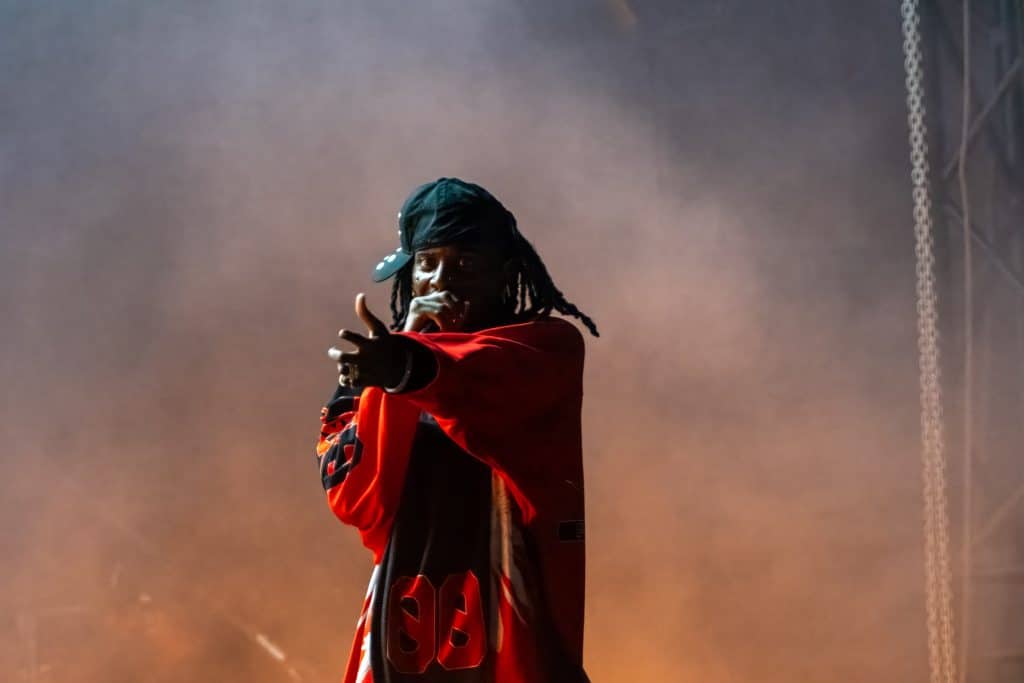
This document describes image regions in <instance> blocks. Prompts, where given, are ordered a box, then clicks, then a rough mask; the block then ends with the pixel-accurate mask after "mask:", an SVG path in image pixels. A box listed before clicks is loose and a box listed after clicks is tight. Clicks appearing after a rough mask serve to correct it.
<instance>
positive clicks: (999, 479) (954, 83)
mask: <svg viewBox="0 0 1024 683" xmlns="http://www.w3.org/2000/svg"><path fill="white" fill-rule="evenodd" d="M965 1H966V2H969V4H968V5H967V13H966V14H965V11H964V10H965V7H964V2H965ZM922 9H923V10H924V13H925V22H926V23H925V26H924V30H925V42H926V44H927V48H926V50H927V51H926V65H925V74H926V78H927V80H928V83H927V88H928V92H929V99H930V101H929V117H930V126H931V130H932V140H931V141H930V143H931V145H932V147H933V150H934V156H935V158H936V159H937V160H938V163H936V164H935V167H936V171H935V172H934V173H935V177H934V178H933V188H934V197H935V206H936V215H935V226H936V233H937V234H936V239H937V242H938V243H939V244H940V245H941V246H942V251H941V253H943V254H944V256H945V258H944V263H943V264H942V266H943V272H942V273H941V281H942V287H943V291H942V298H943V300H944V302H945V303H944V304H943V305H944V310H943V318H944V324H943V333H944V339H945V340H947V341H946V343H945V344H944V345H945V351H944V357H945V358H946V359H947V375H946V380H945V383H946V389H947V390H946V395H947V396H949V397H950V399H949V400H948V402H947V411H946V415H947V418H948V422H949V425H950V427H951V429H950V430H949V433H950V435H951V436H952V437H954V439H952V441H951V443H952V444H953V445H954V446H953V447H952V448H950V459H951V461H952V460H954V459H955V458H956V457H957V448H956V447H955V444H956V443H957V441H959V443H960V449H959V450H960V452H961V453H962V462H961V463H960V464H959V469H956V467H957V464H956V463H954V470H953V473H954V475H959V476H954V477H953V478H952V481H953V490H952V492H951V493H952V495H953V499H954V500H958V502H959V509H960V514H959V515H956V514H954V520H955V522H956V524H957V527H958V528H959V529H960V530H961V532H962V533H961V534H960V538H961V539H963V540H962V541H961V543H960V546H961V548H960V550H961V553H962V560H963V561H962V562H961V563H960V565H961V567H962V570H961V576H960V577H958V578H959V580H960V587H961V590H960V600H959V606H960V610H959V612H960V615H961V619H960V624H959V627H960V629H961V640H960V648H961V650H962V651H961V658H960V669H961V681H969V682H971V683H1004V682H1007V683H1008V682H1010V681H1014V682H1016V683H1019V682H1020V681H1024V0H930V2H927V3H923V7H922ZM965 16H966V17H967V20H966V23H967V33H966V36H967V37H968V40H967V41H966V45H967V51H968V55H967V56H968V59H966V60H965V59H964V56H965V55H964V35H965V31H964V28H965V27H964V24H965ZM965 64H966V65H968V66H967V69H966V70H965V68H964V66H965ZM965 83H968V84H969V86H968V88H967V90H968V92H967V93H966V97H967V98H968V103H967V104H968V107H967V109H968V111H969V112H970V115H969V118H968V121H967V126H964V125H963V123H964V121H963V118H964V117H963V115H962V111H963V109H964V107H963V105H964V102H963V98H964V96H965V93H964V90H965V88H964V84H965ZM962 147H965V148H966V150H967V153H966V155H965V158H964V159H963V171H964V173H963V178H962V179H961V174H960V170H961V159H960V150H961V148H962ZM965 198H966V200H967V202H966V205H965V203H964V199H965ZM965 216H969V219H968V220H965ZM965 234H966V235H969V238H970V245H971V247H972V249H971V250H970V252H969V253H972V254H973V256H972V257H971V269H970V271H969V272H972V273H973V275H972V276H971V278H970V281H971V282H972V283H973V284H972V285H969V286H968V285H962V284H961V283H963V282H965V278H964V269H965V263H964V262H965V259H964V254H965V253H968V249H966V248H959V247H958V246H957V245H959V244H961V243H962V242H963V240H964V237H963V236H964V235H965ZM974 247H977V248H976V249H974ZM965 310H967V311H970V312H971V315H970V320H967V319H966V318H965V316H964V311H965ZM968 340H970V343H969V344H968ZM965 348H966V349H973V352H972V353H971V357H970V359H967V358H966V357H965ZM966 392H969V395H967V393H966ZM965 409H967V410H969V414H968V415H966V417H964V419H963V420H962V426H961V427H960V428H959V431H958V429H957V422H958V421H960V420H959V419H958V418H959V416H961V415H964V411H965ZM956 437H958V438H956ZM965 440H970V443H964V442H965Z"/></svg>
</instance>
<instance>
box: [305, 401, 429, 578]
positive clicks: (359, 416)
mask: <svg viewBox="0 0 1024 683" xmlns="http://www.w3.org/2000/svg"><path fill="white" fill-rule="evenodd" d="M388 398H390V397H388V396H387V395H386V394H385V393H384V392H383V391H382V390H380V389H378V388H376V387H370V388H367V389H364V390H363V392H362V394H361V395H360V396H358V397H352V396H348V397H341V398H336V399H335V400H333V401H332V402H331V404H329V405H328V407H327V408H324V410H323V411H322V412H321V422H322V425H323V426H322V427H321V431H320V441H319V443H318V444H317V455H318V456H319V458H320V475H321V479H322V480H323V485H324V489H325V490H326V492H327V504H328V505H329V506H330V508H331V510H332V511H333V512H334V514H335V515H336V516H337V517H338V519H340V520H341V521H342V522H344V523H346V524H350V525H352V526H354V527H356V528H357V529H358V530H359V535H360V537H361V538H362V541H363V545H365V546H366V547H367V548H368V549H369V550H370V552H372V553H373V557H374V562H375V563H376V562H380V559H381V557H382V556H383V554H384V549H385V547H386V546H387V540H388V534H389V532H390V529H391V522H392V520H393V519H394V517H395V513H396V511H397V510H398V503H399V499H400V498H401V495H402V486H403V483H404V481H405V471H406V466H407V464H408V460H409V449H410V447H411V446H412V440H413V437H414V436H415V433H416V424H417V420H418V418H419V408H417V407H415V406H414V405H412V404H411V403H409V402H407V401H393V400H387V399H388Z"/></svg>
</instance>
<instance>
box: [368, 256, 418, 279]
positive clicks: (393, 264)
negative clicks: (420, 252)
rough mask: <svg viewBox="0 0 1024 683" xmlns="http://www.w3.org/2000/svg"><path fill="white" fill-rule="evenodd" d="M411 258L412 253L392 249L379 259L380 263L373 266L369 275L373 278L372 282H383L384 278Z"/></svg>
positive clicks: (396, 270)
mask: <svg viewBox="0 0 1024 683" xmlns="http://www.w3.org/2000/svg"><path fill="white" fill-rule="evenodd" d="M411 258H412V254H407V253H405V252H404V251H401V250H398V251H393V252H391V253H390V254H388V255H387V256H385V257H384V258H382V259H381V260H380V263H378V264H377V265H376V267H374V269H373V273H372V274H371V275H370V277H372V278H373V281H374V282H384V280H387V279H388V278H389V277H391V276H392V275H394V274H395V273H397V272H398V271H399V270H401V269H402V266H404V265H405V264H406V263H408V262H409V259H411Z"/></svg>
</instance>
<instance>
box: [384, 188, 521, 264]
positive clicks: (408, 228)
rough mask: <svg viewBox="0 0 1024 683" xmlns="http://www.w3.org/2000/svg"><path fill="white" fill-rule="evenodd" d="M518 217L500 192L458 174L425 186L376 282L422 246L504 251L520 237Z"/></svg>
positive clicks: (413, 199)
mask: <svg viewBox="0 0 1024 683" xmlns="http://www.w3.org/2000/svg"><path fill="white" fill-rule="evenodd" d="M515 224H516V222H515V217H514V216H513V215H512V214H511V213H510V212H509V211H508V209H506V208H505V207H504V206H502V204H501V202H499V201H498V200H497V199H495V198H494V196H493V195H492V194H491V193H490V192H488V191H487V190H485V189H484V188H482V187H480V186H479V185H474V184H473V183H467V182H466V181H464V180H459V179H458V178H438V179H437V180H435V181H434V182H432V183H426V184H425V185H420V186H419V187H417V188H416V189H415V190H413V191H412V194H410V195H409V197H408V199H406V200H405V203H404V204H402V210H401V211H400V212H399V213H398V242H399V246H398V248H397V249H395V250H394V251H393V252H392V253H390V254H388V255H387V256H385V257H384V258H383V259H381V261H380V263H378V264H377V265H376V267H375V268H374V270H373V281H374V282H383V281H384V280H387V279H388V278H389V277H391V276H392V275H394V274H395V273H397V272H398V271H399V270H401V269H402V267H403V266H404V265H405V264H407V263H408V262H409V260H410V259H412V255H413V254H414V253H415V252H416V251H417V250H418V249H426V248H429V247H437V246H441V245H444V244H452V243H454V242H458V243H459V244H475V245H479V246H481V247H484V248H490V249H498V250H500V251H502V252H504V251H505V250H506V249H508V248H509V247H510V246H511V245H512V244H513V242H514V240H515V235H516V232H517V231H516V227H515Z"/></svg>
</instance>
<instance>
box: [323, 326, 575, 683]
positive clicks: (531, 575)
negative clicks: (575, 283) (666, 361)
mask: <svg viewBox="0 0 1024 683" xmlns="http://www.w3.org/2000/svg"><path fill="white" fill-rule="evenodd" d="M403 334H405V336H407V337H409V338H410V339H412V340H414V341H416V342H418V343H420V344H422V345H424V346H425V347H426V348H427V349H429V350H430V351H431V352H432V353H433V355H434V357H435V359H436V361H437V368H438V369H437V375H436V377H435V378H434V379H433V380H432V381H431V382H430V383H429V384H428V385H427V386H426V387H424V388H422V389H418V390H415V391H412V392H408V393H402V394H389V393H387V392H385V391H383V390H382V389H379V388H376V387H370V388H367V389H364V390H363V391H362V393H361V394H360V395H359V396H358V397H356V396H350V397H344V396H343V397H340V398H336V400H335V401H333V402H332V404H331V405H329V406H328V407H325V408H324V409H323V411H322V423H323V426H322V430H321V434H320V441H319V444H318V445H317V454H318V456H319V457H320V460H321V474H322V476H323V479H324V487H325V489H326V490H327V501H328V504H329V505H330V507H331V509H332V510H333V511H334V513H335V514H336V515H337V516H338V518H339V519H341V521H343V522H345V523H346V524H350V525H352V526H354V527H356V528H357V529H358V530H359V533H360V535H361V537H362V541H363V544H364V545H365V546H366V547H367V548H368V549H369V550H370V552H371V553H372V554H373V558H374V571H373V574H372V576H371V580H370V586H369V589H368V592H367V597H366V600H365V602H364V606H363V613H362V615H361V616H360V619H359V622H358V626H357V631H356V637H355V642H354V643H353V646H352V651H351V655H350V657H349V662H348V667H347V669H346V672H345V677H344V679H343V680H344V683H367V682H369V681H372V680H373V678H374V675H375V674H377V677H378V679H379V680H378V682H377V683H380V681H381V680H387V681H391V680H403V681H404V680H410V681H411V680H416V681H420V680H422V681H424V682H430V683H434V682H435V681H436V682H438V683H440V682H441V681H449V680H452V681H456V680H459V681H461V680H487V681H491V680H493V681H494V682H495V683H543V682H545V681H552V682H553V683H554V682H557V683H571V682H573V681H586V680H587V679H586V675H585V674H584V673H583V670H582V667H581V664H582V650H583V599H584V540H583V528H584V524H583V519H584V506H583V467H582V451H581V436H580V409H581V402H582V374H583V355H584V346H583V338H582V335H581V334H580V333H579V331H578V330H577V329H576V327H575V326H573V325H572V324H571V323H569V322H567V321H565V320H562V319H560V318H553V317H544V318H539V319H537V320H534V321H530V322H525V323H519V324H514V325H507V326H502V327H495V328H490V329H487V330H482V331H480V332H473V333H457V332H444V333H431V334H418V333H403ZM421 413H426V414H428V415H429V416H432V418H433V419H434V420H436V425H437V426H438V427H440V429H441V430H442V431H443V434H444V435H445V436H446V437H447V438H448V439H450V440H451V441H452V442H454V444H456V445H457V447H458V449H461V450H462V451H465V452H466V453H468V454H470V455H471V456H473V458H475V459H477V460H479V461H480V462H482V463H484V464H485V465H486V466H487V468H489V470H490V476H489V479H490V482H489V484H490V489H491V491H490V497H489V500H490V506H489V510H490V518H491V519H490V535H489V536H488V538H489V563H488V564H489V572H488V573H489V574H490V576H486V577H476V576H475V575H474V576H471V577H469V578H471V579H472V585H470V584H469V583H467V582H466V581H465V579H463V578H461V577H462V575H461V574H460V575H459V576H460V580H459V581H458V582H456V583H457V585H455V584H452V586H454V588H452V586H449V584H451V579H452V577H451V576H449V577H448V579H447V580H444V582H443V583H444V586H443V587H442V589H441V591H440V592H439V593H435V592H434V589H435V588H436V587H435V586H434V583H439V582H440V581H441V580H440V579H438V578H435V579H434V581H433V583H432V582H431V581H429V580H428V579H427V577H426V576H416V577H400V579H396V577H394V576H385V575H386V574H387V573H388V569H387V568H388V567H389V566H390V564H389V562H388V561H387V558H386V555H387V553H388V551H389V541H390V540H391V538H392V532H393V525H394V524H395V520H396V515H397V516H400V514H401V512H400V511H401V509H402V501H403V491H406V490H407V489H405V486H406V485H407V482H406V473H407V470H409V468H410V454H411V453H412V452H413V451H414V450H415V448H416V447H415V446H414V444H416V443H419V442H418V441H417V439H418V438H420V437H417V429H418V425H419V424H420V422H421V421H422V418H424V417H427V416H426V415H421ZM428 419H429V418H428ZM425 495H428V496H429V495H430V494H429V492H428V493H426V494H425ZM405 497H406V498H408V497H409V494H407V493H406V494H405ZM392 550H394V549H392ZM382 561H383V566H382ZM385 581H390V582H391V585H383V584H384V583H385ZM398 583H400V584H401V585H400V586H399V585H397V584H398ZM478 585H479V589H478V588H477V586H478ZM467 586H468V587H467ZM445 587H448V588H452V590H454V591H455V592H456V593H457V595H456V599H455V602H451V600H448V603H451V604H454V605H457V607H453V608H450V609H448V608H446V607H445V605H446V604H447V603H446V599H445V596H444V595H443V594H444V593H445V592H446V590H447V592H448V593H449V594H450V593H452V590H448V589H447V588H445ZM477 590H479V592H480V593H481V594H482V597H480V598H479V599H478V598H477V597H475V596H476V595H477V593H476V591H477ZM396 591H398V592H397V593H396ZM387 596H391V598H393V599H392V600H391V603H392V604H391V606H387V605H388V603H387V602H386V598H387ZM399 599H401V600H413V601H414V602H415V606H414V607H415V609H413V608H410V610H411V611H409V612H408V613H403V612H401V611H400V610H399V607H398V606H397V603H398V601H399ZM375 604H376V605H378V606H379V609H381V610H382V612H384V613H385V614H381V615H379V616H378V615H376V614H374V607H373V606H374V605H375ZM402 604H403V605H404V604H407V603H405V602H403V603H402ZM478 604H479V605H485V606H486V614H485V613H484V611H485V608H484V607H480V606H478ZM446 609H447V610H448V611H447V612H446V611H445V610H446ZM385 615H389V616H388V617H387V618H388V619H389V622H388V624H387V627H386V629H385V630H384V631H380V632H379V633H378V635H377V636H373V635H372V634H373V633H375V631H374V629H373V628H372V624H373V623H374V621H375V620H376V619H378V618H381V619H384V618H385ZM425 620H430V621H431V623H430V624H425V623H422V622H424V621H425ZM475 622H479V623H477V624H476V625H475V626H474V623H475ZM410 634H411V636H410ZM456 635H457V636H459V637H458V638H455V637H454V636H456ZM374 637H377V638H380V639H381V640H382V641H385V642H381V643H376V642H374V640H373V639H374ZM399 637H401V641H400V640H399ZM399 642H401V643H402V645H401V647H399V645H398V643H399ZM375 648H376V649H377V650H378V651H379V654H378V655H376V656H372V655H373V653H374V651H375ZM431 655H433V658H431ZM385 658H386V659H387V660H388V663H386V664H384V663H383V662H384V660H385ZM403 658H404V659H403ZM434 660H436V662H435V661H434ZM371 663H372V664H371ZM474 665H475V666H484V665H486V667H488V668H487V673H479V672H478V673H477V675H478V676H483V677H482V678H457V677H456V674H454V673H451V671H452V670H453V669H466V668H468V667H471V666H474ZM393 667H398V670H399V671H401V672H402V673H401V675H399V674H397V673H395V672H394V671H393ZM403 667H405V668H403ZM383 668H387V669H388V670H389V671H390V672H391V673H390V674H389V676H390V677H385V676H384V675H382V674H378V671H381V670H383ZM420 669H424V670H423V672H422V673H421V672H420ZM410 672H412V673H413V674H416V675H412V676H411V677H408V675H411V674H410ZM459 675H463V674H459ZM467 675H468V674H467Z"/></svg>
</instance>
